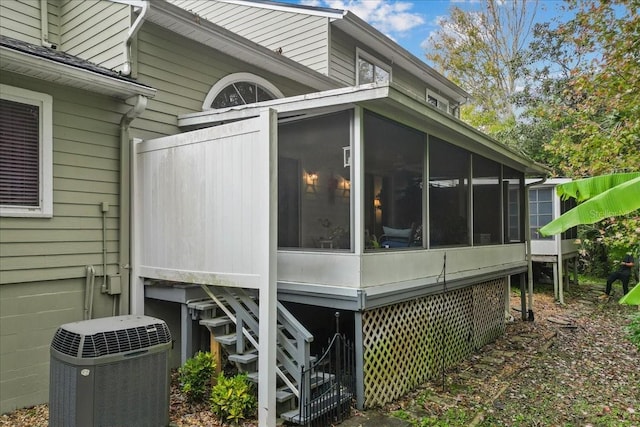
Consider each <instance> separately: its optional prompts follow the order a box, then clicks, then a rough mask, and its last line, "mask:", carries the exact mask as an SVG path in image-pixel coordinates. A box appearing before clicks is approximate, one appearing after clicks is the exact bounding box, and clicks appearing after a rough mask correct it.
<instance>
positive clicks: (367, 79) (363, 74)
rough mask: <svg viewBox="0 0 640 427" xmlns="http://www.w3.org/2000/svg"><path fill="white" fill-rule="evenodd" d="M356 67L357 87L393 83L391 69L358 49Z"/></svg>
mask: <svg viewBox="0 0 640 427" xmlns="http://www.w3.org/2000/svg"><path fill="white" fill-rule="evenodd" d="M356 66H357V67H358V69H357V74H356V85H362V84H367V83H389V82H390V81H391V67H390V66H388V65H387V64H385V63H383V62H382V61H380V60H378V59H376V58H374V57H373V56H371V55H369V54H368V53H366V52H364V51H362V50H360V49H356Z"/></svg>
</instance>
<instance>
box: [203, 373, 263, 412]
mask: <svg viewBox="0 0 640 427" xmlns="http://www.w3.org/2000/svg"><path fill="white" fill-rule="evenodd" d="M256 406H257V405H256V396H255V390H254V387H253V384H251V383H250V382H249V380H248V379H247V374H238V375H235V376H233V377H230V378H227V377H225V376H224V375H223V374H220V375H219V376H218V381H217V383H216V385H214V386H213V390H212V391H211V410H212V411H213V413H214V414H216V415H217V416H218V417H219V418H220V419H221V420H222V421H223V422H227V421H233V422H234V423H238V421H239V420H241V419H246V418H248V417H251V416H253V415H254V413H255V410H256Z"/></svg>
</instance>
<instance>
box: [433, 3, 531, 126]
mask: <svg viewBox="0 0 640 427" xmlns="http://www.w3.org/2000/svg"><path fill="white" fill-rule="evenodd" d="M537 5H538V2H537V0H511V1H509V2H503V1H499V0H483V1H482V2H480V3H479V6H480V7H479V8H478V9H476V10H472V11H466V10H463V9H461V8H459V7H457V6H454V7H452V8H451V10H450V16H449V17H447V18H444V19H443V20H442V21H441V23H440V25H441V29H440V30H438V31H437V32H436V33H434V34H433V35H432V36H431V37H430V38H429V40H428V47H427V52H426V57H427V58H428V59H429V60H430V61H432V62H433V63H434V64H435V67H436V68H437V69H438V70H439V71H440V72H442V73H443V74H444V75H446V76H447V77H448V78H450V79H451V80H452V81H454V82H456V83H457V84H459V85H460V86H461V87H462V88H464V89H465V90H466V91H467V92H469V93H470V94H471V95H472V97H473V99H472V101H471V103H469V104H467V105H465V106H463V108H462V117H463V119H464V120H466V121H467V122H469V123H470V124H471V125H473V126H475V127H477V128H480V129H482V130H484V131H485V132H488V133H490V134H495V133H497V132H500V131H501V130H502V129H504V128H510V127H512V126H514V124H515V118H516V116H515V113H514V109H513V103H512V101H511V96H512V95H513V94H514V93H515V92H516V90H517V80H518V77H519V75H520V74H521V70H522V69H523V68H526V67H527V66H528V64H527V63H526V61H525V59H526V46H527V44H528V42H529V41H528V38H529V36H530V35H531V32H532V30H533V22H534V18H535V14H536V10H537Z"/></svg>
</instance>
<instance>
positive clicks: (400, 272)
mask: <svg viewBox="0 0 640 427" xmlns="http://www.w3.org/2000/svg"><path fill="white" fill-rule="evenodd" d="M264 108H272V109H274V110H275V111H276V112H277V115H278V125H277V127H278V130H277V150H278V156H277V159H278V160H277V163H278V166H277V167H278V172H277V176H278V182H277V205H278V215H277V218H278V234H277V247H278V292H279V293H281V294H283V295H284V294H291V297H290V298H295V297H294V296H293V295H294V294H296V293H299V292H301V293H303V294H305V297H304V299H305V301H306V302H307V303H308V302H310V300H309V298H314V297H317V298H320V299H323V298H329V299H330V300H331V304H328V305H329V306H332V307H335V306H336V305H339V306H342V307H344V308H347V307H348V308H360V309H362V308H365V307H370V306H372V305H374V306H375V305H377V304H376V303H375V302H374V300H375V296H376V295H379V294H385V293H389V292H391V293H393V292H396V291H402V292H404V291H407V290H409V289H410V288H413V287H416V286H418V287H422V288H423V287H424V286H428V285H429V284H435V282H436V279H437V277H438V275H439V274H440V272H441V270H442V267H443V256H444V253H447V257H448V262H447V263H448V267H447V276H448V280H449V281H450V283H452V284H453V283H456V282H460V283H461V284H462V283H464V282H468V279H470V278H471V277H474V278H478V277H479V276H495V275H508V274H512V273H514V272H521V271H523V269H524V268H525V267H526V257H525V252H526V251H525V234H524V226H525V217H526V216H525V211H524V209H525V197H524V177H525V174H526V175H533V176H542V175H544V174H545V173H546V170H545V169H544V168H543V167H541V166H540V165H538V164H535V163H534V162H532V161H530V160H527V159H525V158H523V157H522V156H520V155H519V154H517V153H515V152H514V151H511V150H510V149H508V148H507V147H506V146H504V145H501V144H499V143H497V142H495V141H494V140H491V139H490V138H488V137H487V136H486V135H484V134H483V133H481V132H479V131H477V130H475V129H473V128H471V127H470V126H468V125H466V124H464V123H463V122H462V121H460V120H458V119H456V118H455V117H453V116H451V115H449V114H446V113H443V112H442V111H440V110H438V109H437V108H435V107H433V106H432V105H430V104H429V103H427V102H424V101H422V100H418V99H415V98H414V97H412V96H410V95H407V94H405V93H404V92H403V91H402V90H400V89H398V88H395V87H394V86H393V85H388V86H387V85H384V86H379V85H375V84H370V85H362V86H359V87H356V88H344V89H337V90H331V91H326V92H320V93H315V94H310V95H304V96H299V97H292V98H284V99H276V100H272V101H267V102H261V103H257V104H253V105H247V106H242V107H233V108H229V109H226V110H215V111H204V112H202V113H195V114H189V115H185V116H181V117H180V118H179V125H180V126H181V128H182V129H184V130H185V131H188V130H193V129H199V128H204V127H209V126H216V125H219V124H222V123H229V122H234V121H238V120H243V119H246V118H249V117H255V116H257V115H258V114H259V112H260V111H261V110H263V109H264ZM273 196H274V197H276V194H274V195H273ZM340 299H342V300H343V301H342V302H340V301H339V300H340ZM315 302H318V303H319V302H320V301H315ZM320 305H327V304H320ZM363 305H364V306H363Z"/></svg>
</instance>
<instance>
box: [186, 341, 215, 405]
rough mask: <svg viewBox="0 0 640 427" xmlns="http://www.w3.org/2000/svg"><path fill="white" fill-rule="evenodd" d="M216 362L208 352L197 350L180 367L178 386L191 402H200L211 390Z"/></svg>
mask: <svg viewBox="0 0 640 427" xmlns="http://www.w3.org/2000/svg"><path fill="white" fill-rule="evenodd" d="M215 370H216V362H215V360H213V356H212V355H211V353H209V352H204V351H199V352H197V353H196V354H195V355H194V356H193V357H192V358H190V359H188V360H187V361H186V362H185V363H184V365H182V366H181V367H180V369H179V370H178V373H179V374H180V387H181V389H182V392H183V393H184V394H185V395H186V396H187V399H188V400H189V401H191V402H202V401H203V400H205V399H206V397H207V396H208V395H209V391H210V390H211V378H212V377H213V374H214V373H215Z"/></svg>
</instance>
